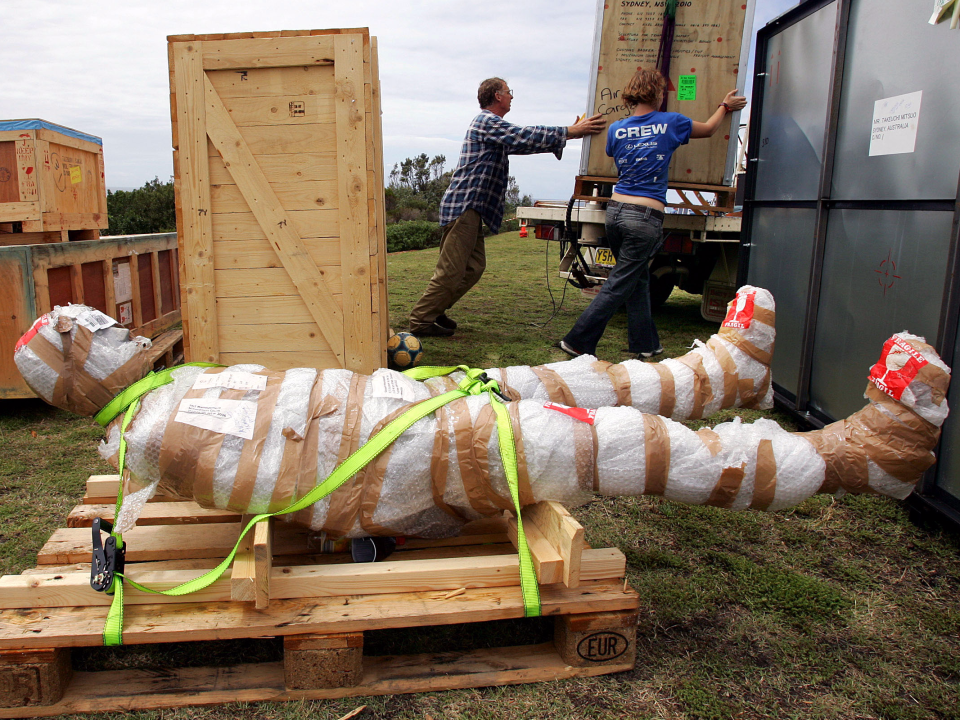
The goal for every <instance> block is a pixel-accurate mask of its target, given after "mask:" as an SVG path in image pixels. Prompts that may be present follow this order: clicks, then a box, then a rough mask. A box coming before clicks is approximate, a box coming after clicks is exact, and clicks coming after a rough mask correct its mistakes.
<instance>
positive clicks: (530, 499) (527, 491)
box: [501, 402, 592, 507]
mask: <svg viewBox="0 0 960 720" xmlns="http://www.w3.org/2000/svg"><path fill="white" fill-rule="evenodd" d="M507 412H508V413H509V415H510V424H511V425H512V426H513V444H514V447H515V448H516V455H517V487H518V490H519V493H518V494H519V496H520V505H521V506H522V507H525V506H527V505H533V503H535V502H536V499H535V498H534V496H533V488H532V487H531V485H530V471H529V469H528V468H527V454H526V452H525V451H524V449H523V431H522V429H521V427H520V405H519V404H518V403H515V402H512V403H509V404H508V405H507ZM591 427H592V426H591ZM501 455H502V452H501Z"/></svg>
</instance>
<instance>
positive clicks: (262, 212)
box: [205, 80, 345, 367]
mask: <svg viewBox="0 0 960 720" xmlns="http://www.w3.org/2000/svg"><path fill="white" fill-rule="evenodd" d="M205 87H206V96H207V101H206V109H207V133H208V135H209V137H210V139H211V140H212V141H213V143H214V145H216V146H217V149H218V150H219V151H220V154H221V156H222V157H223V159H224V162H225V163H229V165H228V167H229V169H230V172H231V174H232V175H233V179H234V180H235V181H236V183H237V186H238V187H239V188H240V191H241V192H242V193H243V196H244V197H245V198H246V200H247V204H248V205H250V208H251V210H252V211H253V214H254V215H255V216H256V218H257V221H258V222H259V224H260V227H261V228H262V229H263V232H264V234H265V235H266V236H267V238H268V239H269V240H270V242H271V244H272V245H273V247H274V250H275V251H276V253H277V255H278V256H279V257H280V260H281V262H283V265H284V268H285V269H286V271H287V273H288V274H289V275H290V279H291V280H292V281H293V283H294V285H295V286H296V288H297V290H298V291H299V293H300V296H301V297H302V298H303V299H304V302H305V303H306V305H307V308H308V309H309V310H310V314H311V315H312V316H313V319H314V320H315V321H316V323H317V327H318V328H319V329H320V332H321V333H322V334H323V336H324V338H325V339H326V341H327V344H328V345H329V346H330V348H331V349H332V351H333V353H334V354H335V355H336V356H337V358H338V360H339V366H340V367H344V350H343V348H344V334H345V328H344V322H343V312H342V311H341V309H340V305H339V304H338V303H337V301H336V300H335V299H334V297H333V295H332V294H331V292H330V290H329V289H328V286H327V283H326V280H325V279H324V278H323V276H322V273H321V272H320V270H318V268H317V266H316V264H315V263H314V262H313V260H311V259H310V255H309V253H308V251H307V249H306V248H305V247H304V245H303V241H302V240H301V238H300V236H299V235H298V234H297V233H296V232H295V231H294V229H293V226H292V225H291V222H290V220H289V218H288V217H287V214H286V211H285V210H284V209H283V206H282V205H281V204H280V201H279V200H278V199H277V197H276V194H275V193H274V192H273V190H272V188H271V187H270V184H269V183H268V182H267V180H266V178H264V176H263V173H262V172H260V170H259V169H258V167H257V163H256V158H255V157H254V156H253V153H252V152H251V150H250V149H249V147H248V146H247V144H246V142H245V141H244V139H243V138H242V137H241V136H240V134H239V132H238V131H237V128H236V126H235V125H233V123H232V122H231V120H230V116H229V114H228V113H227V111H226V108H224V106H223V102H222V101H221V100H220V98H219V97H218V96H217V93H216V90H214V88H213V86H212V85H211V84H210V82H209V81H207V80H205ZM211 259H212V258H211ZM221 272H224V271H221Z"/></svg>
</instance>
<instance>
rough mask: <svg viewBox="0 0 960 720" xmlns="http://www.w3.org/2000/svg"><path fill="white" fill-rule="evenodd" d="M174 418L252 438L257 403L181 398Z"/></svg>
mask: <svg viewBox="0 0 960 720" xmlns="http://www.w3.org/2000/svg"><path fill="white" fill-rule="evenodd" d="M174 420H175V421H176V422H178V423H183V424H184V425H191V426H193V427H196V428H201V429H203V430H212V431H213V432H217V433H222V434H224V435H236V436H237V437H242V438H243V439H244V440H253V426H254V423H255V422H256V420H257V403H256V402H254V401H253V400H220V399H217V398H193V399H189V400H181V401H180V406H179V407H178V408H177V416H176V417H175V418H174Z"/></svg>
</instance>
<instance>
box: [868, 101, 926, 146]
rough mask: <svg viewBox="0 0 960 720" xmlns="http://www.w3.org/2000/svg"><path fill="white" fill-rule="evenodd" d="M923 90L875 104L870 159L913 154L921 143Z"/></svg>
mask: <svg viewBox="0 0 960 720" xmlns="http://www.w3.org/2000/svg"><path fill="white" fill-rule="evenodd" d="M922 95H923V91H922V90H918V91H917V92H912V93H907V94H906V95H896V96H894V97H888V98H884V99H883V100H877V101H876V102H875V103H874V104H873V128H872V129H871V132H870V157H873V156H874V155H898V154H900V153H912V152H913V151H914V148H915V147H916V144H917V125H918V123H919V122H920V99H921V96H922Z"/></svg>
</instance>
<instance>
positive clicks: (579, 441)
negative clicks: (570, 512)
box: [572, 420, 597, 492]
mask: <svg viewBox="0 0 960 720" xmlns="http://www.w3.org/2000/svg"><path fill="white" fill-rule="evenodd" d="M572 422H573V462H574V467H575V468H576V471H577V485H578V486H579V488H580V489H581V490H583V491H585V492H590V491H592V490H593V489H594V487H595V485H596V481H597V443H596V429H595V428H594V427H593V425H591V424H590V423H585V422H580V421H579V420H572Z"/></svg>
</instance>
